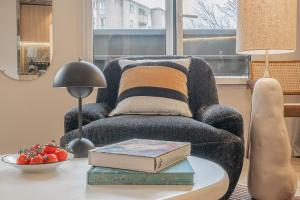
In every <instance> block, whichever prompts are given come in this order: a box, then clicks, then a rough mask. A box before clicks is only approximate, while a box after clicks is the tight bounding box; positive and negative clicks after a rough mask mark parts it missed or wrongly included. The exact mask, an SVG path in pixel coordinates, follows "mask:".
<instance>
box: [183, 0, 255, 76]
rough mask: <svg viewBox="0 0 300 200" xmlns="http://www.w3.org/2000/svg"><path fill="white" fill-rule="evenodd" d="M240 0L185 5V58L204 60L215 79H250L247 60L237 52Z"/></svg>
mask: <svg viewBox="0 0 300 200" xmlns="http://www.w3.org/2000/svg"><path fill="white" fill-rule="evenodd" d="M236 6H237V0H184V1H183V14H184V18H183V29H184V30H183V34H184V35H183V54H185V55H196V56H201V57H204V58H205V60H206V61H208V62H209V63H210V64H211V66H212V67H213V70H214V72H215V74H216V75H219V76H247V75H248V61H249V60H248V59H249V58H248V56H242V55H237V54H236V53H235V52H236V24H237V22H236Z"/></svg>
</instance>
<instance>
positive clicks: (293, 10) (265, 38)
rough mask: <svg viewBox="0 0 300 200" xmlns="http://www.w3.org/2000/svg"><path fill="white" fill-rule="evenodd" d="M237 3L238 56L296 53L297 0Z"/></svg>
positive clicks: (265, 0)
mask: <svg viewBox="0 0 300 200" xmlns="http://www.w3.org/2000/svg"><path fill="white" fill-rule="evenodd" d="M237 4H238V6H237V20H238V26H237V46H236V47H237V49H236V50H237V53H239V54H248V55H253V54H265V52H266V50H268V53H269V54H281V53H290V52H293V51H295V49H296V30H297V28H296V27H297V0H238V1H237Z"/></svg>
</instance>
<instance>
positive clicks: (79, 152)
mask: <svg viewBox="0 0 300 200" xmlns="http://www.w3.org/2000/svg"><path fill="white" fill-rule="evenodd" d="M91 91H92V88H90V87H87V88H68V92H69V93H70V94H71V95H72V96H73V97H76V98H78V132H79V137H78V138H76V139H74V140H72V141H71V142H70V143H69V144H68V147H67V149H68V151H69V152H71V153H72V154H74V157H75V158H86V157H87V156H88V152H89V150H91V149H94V148H95V145H94V144H93V143H92V142H91V141H90V140H88V139H86V138H84V137H83V133H82V98H83V97H86V96H88V95H89V94H90V93H91Z"/></svg>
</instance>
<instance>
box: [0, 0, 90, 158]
mask: <svg viewBox="0 0 300 200" xmlns="http://www.w3.org/2000/svg"><path fill="white" fill-rule="evenodd" d="M7 1H11V0H7ZM1 3H2V0H1ZM1 7H2V6H0V8H1ZM0 13H1V12H0ZM81 20H82V18H81V0H63V1H61V0H53V24H54V27H53V29H54V36H53V39H54V45H53V46H54V49H53V51H54V52H53V54H54V55H53V62H52V64H51V66H50V68H49V70H48V71H47V73H46V74H45V75H44V76H42V77H41V78H39V79H38V80H35V81H29V82H21V81H15V80H12V79H9V78H8V77H6V76H4V75H1V74H0V83H1V84H0V92H1V104H0V123H1V126H0V128H1V130H0V136H1V137H0V138H1V140H0V152H1V153H3V152H16V151H17V150H18V148H24V147H26V146H28V145H30V144H33V143H46V142H48V141H50V140H51V139H56V140H58V139H59V138H60V136H61V135H62V134H63V115H64V113H65V112H66V111H67V110H68V109H70V108H71V107H72V106H75V105H77V102H76V100H75V99H74V98H72V97H71V96H70V95H68V94H67V92H66V91H65V90H64V89H54V88H52V80H53V77H54V75H55V73H56V72H57V70H58V69H59V67H60V66H61V65H62V64H64V63H67V62H70V61H74V60H77V59H78V58H79V57H82V52H81V49H82V42H81V41H82V33H81V31H82V27H81V24H80V22H81ZM1 37H2V29H1ZM92 99H93V96H91V98H89V99H86V100H85V102H88V101H89V100H90V101H91V100H92Z"/></svg>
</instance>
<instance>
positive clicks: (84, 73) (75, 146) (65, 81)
mask: <svg viewBox="0 0 300 200" xmlns="http://www.w3.org/2000/svg"><path fill="white" fill-rule="evenodd" d="M53 87H65V88H67V90H68V92H69V94H70V95H72V96H73V97H75V98H78V108H79V112H78V131H79V138H76V139H74V140H72V141H71V142H70V143H69V144H68V150H69V151H70V152H71V153H73V154H74V157H75V158H80V157H87V156H88V151H89V150H90V149H93V148H95V145H94V144H93V143H92V142H91V141H90V140H88V139H86V138H83V134H82V99H83V98H85V97H87V96H89V95H90V94H91V93H92V91H93V88H94V87H98V88H105V87H106V80H105V77H104V75H103V73H102V71H101V70H100V69H99V68H98V67H97V66H96V65H94V64H92V63H89V62H86V61H82V60H79V61H78V62H72V63H68V64H65V65H63V66H62V67H61V68H60V69H59V71H58V72H57V73H56V75H55V77H54V81H53Z"/></svg>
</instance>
